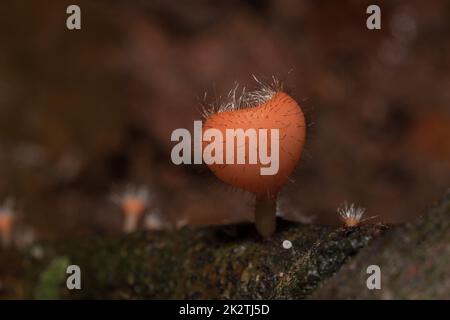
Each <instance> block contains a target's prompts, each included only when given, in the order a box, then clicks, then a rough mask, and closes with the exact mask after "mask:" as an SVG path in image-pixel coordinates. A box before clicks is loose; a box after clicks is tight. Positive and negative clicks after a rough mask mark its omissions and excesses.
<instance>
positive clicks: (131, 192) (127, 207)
mask: <svg viewBox="0 0 450 320" xmlns="http://www.w3.org/2000/svg"><path fill="white" fill-rule="evenodd" d="M112 200H113V202H115V203H116V204H117V205H119V206H120V207H121V209H122V212H123V215H124V224H123V230H124V232H125V233H130V232H133V231H136V229H137V227H138V224H139V220H140V218H141V217H142V215H143V214H144V211H145V210H146V209H147V206H148V202H149V192H148V189H147V188H145V187H141V188H138V187H134V186H128V187H127V188H126V190H125V191H124V193H123V194H121V195H113V197H112Z"/></svg>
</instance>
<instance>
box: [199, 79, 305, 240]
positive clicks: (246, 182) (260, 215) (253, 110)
mask: <svg viewBox="0 0 450 320" xmlns="http://www.w3.org/2000/svg"><path fill="white" fill-rule="evenodd" d="M233 94H235V92H233ZM258 94H259V96H258ZM250 95H251V97H252V99H250V101H251V102H255V101H256V102H257V103H254V104H251V103H250V104H247V105H245V107H244V108H242V107H237V108H235V109H234V110H233V108H231V110H230V108H227V110H225V111H220V110H219V111H218V112H216V113H213V114H210V115H207V116H206V119H205V124H204V126H203V130H204V131H205V130H208V129H217V130H219V131H221V132H222V136H223V139H224V140H223V143H224V145H227V135H226V133H225V131H226V130H227V129H234V130H238V129H242V130H244V131H246V130H248V129H255V130H256V131H258V130H261V129H266V130H267V132H268V134H267V139H265V138H263V139H261V137H262V136H259V135H257V146H256V148H257V151H259V148H264V147H266V148H267V154H271V153H272V152H273V151H274V150H273V149H274V147H277V146H276V145H275V146H272V143H271V142H272V141H273V140H272V139H271V138H270V135H271V134H269V132H272V130H271V129H278V154H279V157H278V171H277V172H276V173H274V174H270V175H262V174H261V169H262V168H264V167H265V165H266V164H264V163H262V162H261V159H260V158H258V159H257V161H256V163H255V162H253V163H249V161H248V159H249V152H250V150H251V146H250V143H251V141H250V139H248V136H247V137H246V139H245V142H244V144H242V143H241V144H240V145H239V144H238V143H236V141H234V143H233V144H232V145H233V146H234V149H233V150H232V152H234V153H235V155H234V159H236V154H237V152H238V151H239V148H245V149H244V150H245V160H246V161H245V163H244V164H242V163H241V164H237V163H235V164H229V163H223V164H217V163H212V164H207V165H208V167H209V169H210V170H211V171H212V172H213V173H214V175H216V176H217V177H218V178H219V179H220V180H222V181H223V182H225V183H227V184H229V185H231V186H234V187H237V188H240V189H243V190H246V191H249V192H251V193H253V194H254V195H255V196H256V205H255V224H256V228H257V230H258V232H259V233H260V234H261V235H262V236H263V237H268V236H270V235H271V234H272V233H273V232H274V231H275V228H276V226H275V224H276V198H277V195H278V193H279V191H280V189H281V188H282V187H283V185H284V184H285V183H286V181H287V180H288V178H289V175H290V174H291V173H292V171H293V170H294V169H295V167H296V165H297V163H298V161H299V160H300V156H301V154H302V151H303V147H304V143H305V138H306V121H305V116H304V114H303V112H302V109H301V108H300V106H299V104H298V103H297V102H296V101H295V100H294V99H293V98H292V97H290V96H289V95H288V94H287V93H285V92H283V91H282V90H281V89H272V88H269V87H267V86H266V87H263V89H262V91H260V92H259V93H258V92H257V93H251V94H250ZM255 96H257V99H255V98H254V97H255ZM233 139H234V137H233ZM241 142H242V141H241ZM209 143H211V141H203V148H206V147H207V145H208V144H209ZM224 149H225V148H224ZM224 153H225V157H227V155H226V151H225V150H224Z"/></svg>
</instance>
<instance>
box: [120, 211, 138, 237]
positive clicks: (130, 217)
mask: <svg viewBox="0 0 450 320" xmlns="http://www.w3.org/2000/svg"><path fill="white" fill-rule="evenodd" d="M139 218H140V215H139V214H126V215H125V221H124V225H123V231H124V232H125V233H131V232H134V231H136V230H137V227H138V224H139Z"/></svg>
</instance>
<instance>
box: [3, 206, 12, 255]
mask: <svg viewBox="0 0 450 320" xmlns="http://www.w3.org/2000/svg"><path fill="white" fill-rule="evenodd" d="M13 222H14V209H13V204H12V200H7V201H5V203H4V204H3V205H1V206H0V235H1V244H2V246H3V247H7V246H9V245H10V243H11V241H12V226H13Z"/></svg>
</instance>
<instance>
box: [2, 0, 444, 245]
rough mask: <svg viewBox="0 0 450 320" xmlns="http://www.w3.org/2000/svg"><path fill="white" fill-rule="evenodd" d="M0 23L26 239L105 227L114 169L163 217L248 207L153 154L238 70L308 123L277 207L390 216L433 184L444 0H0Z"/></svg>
mask: <svg viewBox="0 0 450 320" xmlns="http://www.w3.org/2000/svg"><path fill="white" fill-rule="evenodd" d="M69 4H78V5H79V6H80V7H81V11H82V29H81V30H80V31H69V30H67V29H66V27H65V20H66V18H67V14H66V7H67V6H68V5H69ZM370 4H378V5H380V7H381V10H382V30H379V31H370V30H368V29H367V28H366V18H367V14H366V8H367V6H368V5H370ZM0 35H1V37H0V39H1V42H0V201H1V200H2V199H3V198H5V197H6V196H9V195H12V196H14V197H15V198H16V200H17V204H18V209H19V213H20V215H21V216H20V220H21V223H24V224H28V225H31V226H33V227H34V228H35V230H36V232H37V233H38V235H39V236H40V237H42V238H53V237H68V236H79V235H88V234H100V235H102V234H111V233H116V232H119V231H120V225H121V218H122V217H121V214H120V211H119V210H118V208H117V207H116V206H115V205H114V204H112V203H111V201H110V199H109V195H110V193H111V192H113V191H115V190H120V188H122V187H123V186H125V185H126V184H128V183H136V184H145V185H148V186H149V187H150V188H151V190H153V192H154V193H155V195H156V199H157V200H156V201H155V202H154V206H156V207H158V208H159V209H160V211H161V212H162V213H163V214H164V215H165V217H167V219H169V220H171V221H177V220H178V219H181V218H183V217H186V218H189V221H190V222H191V223H192V224H215V223H223V222H226V221H241V220H247V219H251V218H252V208H251V206H250V204H251V201H252V199H251V197H250V196H248V195H245V194H244V193H242V192H237V191H235V190H234V191H233V190H229V188H227V187H225V186H223V184H221V183H220V182H218V181H217V180H216V179H215V178H214V177H213V176H212V175H211V174H210V173H209V172H208V170H207V169H206V168H204V167H201V166H196V167H178V166H175V165H173V164H172V163H171V161H170V150H171V147H172V146H173V143H171V142H170V133H171V132H172V130H174V129H176V128H180V127H186V128H188V129H191V128H192V121H193V120H195V119H200V114H199V112H198V108H199V106H200V103H199V100H201V98H202V97H203V94H204V92H205V91H206V92H208V93H210V94H212V93H214V92H216V94H217V95H226V93H227V92H228V90H229V89H230V88H232V87H233V85H234V81H238V82H239V83H241V84H243V85H250V86H252V85H254V82H253V80H252V77H251V75H252V74H254V75H255V76H257V77H258V78H260V79H262V80H267V79H270V78H271V76H272V75H275V76H277V77H279V78H280V79H282V80H283V81H284V82H285V87H286V88H287V89H288V91H289V92H290V93H291V94H292V95H293V96H294V97H295V98H296V99H297V100H298V101H299V102H300V104H301V105H302V107H303V109H304V110H305V113H306V115H307V116H308V120H309V122H310V123H314V125H312V127H311V128H310V130H309V139H308V143H307V147H306V152H305V154H304V156H303V159H302V162H301V163H300V165H299V167H298V168H297V170H296V173H295V174H294V176H293V180H295V182H294V183H290V184H289V185H288V186H286V188H285V190H283V192H282V193H281V195H280V203H279V205H280V206H279V210H280V212H281V213H282V214H283V215H284V216H286V217H289V218H291V219H298V220H302V217H303V218H304V217H307V218H308V217H311V216H314V217H315V222H317V223H336V222H337V215H336V213H335V211H336V208H337V206H339V205H340V204H341V203H343V202H344V201H349V202H355V203H357V204H359V205H361V206H364V207H366V208H367V211H368V216H375V215H378V216H379V219H381V220H383V221H386V222H401V221H405V220H407V219H409V218H411V217H412V216H414V215H417V214H420V213H421V212H422V211H423V209H424V208H425V207H426V206H427V205H429V204H431V203H432V202H433V201H435V200H437V199H438V198H439V197H440V195H441V194H443V192H444V191H445V190H446V188H447V187H448V186H449V181H450V139H449V137H450V90H449V89H450V41H449V40H450V2H449V1H446V0H436V1H432V2H431V1H429V2H425V1H419V0H415V1H356V0H355V1H312V0H309V1H307V0H304V1H294V0H281V1H274V0H273V1H268V0H266V1H257V0H252V1H250V0H248V1H229V0H219V1H162V0H157V1H144V0H139V1H125V0H116V1H106V0H104V1H102V0H96V1H60V0H53V1H31V0H29V1H24V0H18V1H12V0H4V1H2V2H1V4H0ZM306 220H308V219H306Z"/></svg>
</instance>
